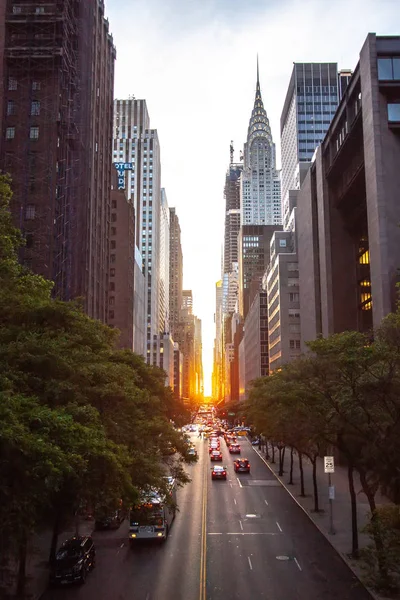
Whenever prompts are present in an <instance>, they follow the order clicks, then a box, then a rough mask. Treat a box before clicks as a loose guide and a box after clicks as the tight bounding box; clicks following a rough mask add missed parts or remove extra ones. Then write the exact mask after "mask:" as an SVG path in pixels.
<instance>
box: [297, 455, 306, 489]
mask: <svg viewBox="0 0 400 600" xmlns="http://www.w3.org/2000/svg"><path fill="white" fill-rule="evenodd" d="M298 455H299V467H300V496H301V497H302V498H304V496H305V495H306V494H305V491H304V471H303V455H302V453H301V452H299V453H298Z"/></svg>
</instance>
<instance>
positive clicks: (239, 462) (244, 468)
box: [233, 458, 250, 473]
mask: <svg viewBox="0 0 400 600" xmlns="http://www.w3.org/2000/svg"><path fill="white" fill-rule="evenodd" d="M233 466H234V469H235V473H250V463H249V461H248V459H247V458H238V459H236V460H235V462H234V463H233Z"/></svg>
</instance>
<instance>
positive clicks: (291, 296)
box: [289, 293, 299, 302]
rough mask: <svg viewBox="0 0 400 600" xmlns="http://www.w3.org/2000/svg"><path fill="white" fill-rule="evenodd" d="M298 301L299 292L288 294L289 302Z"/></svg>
mask: <svg viewBox="0 0 400 600" xmlns="http://www.w3.org/2000/svg"><path fill="white" fill-rule="evenodd" d="M298 301H299V294H297V293H293V294H292V293H291V294H289V302H298Z"/></svg>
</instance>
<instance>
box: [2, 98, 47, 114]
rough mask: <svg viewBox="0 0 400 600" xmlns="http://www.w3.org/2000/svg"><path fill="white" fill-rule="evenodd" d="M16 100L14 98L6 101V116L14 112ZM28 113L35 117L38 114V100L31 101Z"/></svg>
mask: <svg viewBox="0 0 400 600" xmlns="http://www.w3.org/2000/svg"><path fill="white" fill-rule="evenodd" d="M16 105H17V104H16V102H15V101H14V100H9V101H8V102H7V116H8V117H10V116H12V115H15V114H16V110H15V109H16ZM30 115H31V116H34V117H37V116H39V115H40V102H39V101H38V100H34V101H33V102H31V110H30Z"/></svg>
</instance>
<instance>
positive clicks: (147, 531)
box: [129, 477, 176, 544]
mask: <svg viewBox="0 0 400 600" xmlns="http://www.w3.org/2000/svg"><path fill="white" fill-rule="evenodd" d="M175 512H176V483H175V479H174V478H173V477H168V490H167V494H166V495H164V494H162V493H161V492H159V491H158V490H150V491H149V492H147V493H144V494H143V495H142V498H141V501H140V503H139V504H137V505H136V506H134V507H133V508H132V509H131V510H130V513H129V540H130V543H131V544H133V543H135V542H136V541H137V540H140V539H158V540H161V541H165V540H166V539H167V537H168V533H169V530H170V527H171V524H172V521H173V520H174V518H175Z"/></svg>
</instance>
